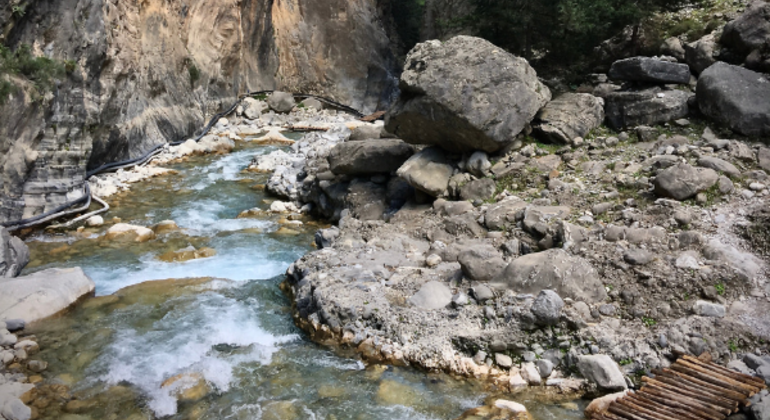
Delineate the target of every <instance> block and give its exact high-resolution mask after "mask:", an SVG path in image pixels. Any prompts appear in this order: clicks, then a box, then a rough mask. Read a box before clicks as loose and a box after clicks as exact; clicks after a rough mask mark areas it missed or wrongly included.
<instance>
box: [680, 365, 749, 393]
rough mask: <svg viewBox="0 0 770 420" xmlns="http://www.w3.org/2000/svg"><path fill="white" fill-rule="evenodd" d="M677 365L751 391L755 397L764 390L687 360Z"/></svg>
mask: <svg viewBox="0 0 770 420" xmlns="http://www.w3.org/2000/svg"><path fill="white" fill-rule="evenodd" d="M676 364H678V365H680V366H685V367H687V368H690V369H692V370H695V371H698V372H701V373H703V374H704V375H709V376H712V377H714V378H716V379H719V380H720V381H723V382H725V383H728V384H731V385H732V386H735V387H739V388H741V389H744V390H746V391H749V392H751V393H752V394H751V395H754V394H756V393H757V392H759V391H761V390H762V388H760V387H758V386H754V385H751V384H747V383H745V382H741V381H739V380H735V379H732V378H730V377H728V376H726V375H723V374H721V373H719V372H715V371H713V370H709V369H706V368H704V367H702V366H699V365H697V364H695V363H692V362H688V361H687V360H681V359H680V360H677V363H676Z"/></svg>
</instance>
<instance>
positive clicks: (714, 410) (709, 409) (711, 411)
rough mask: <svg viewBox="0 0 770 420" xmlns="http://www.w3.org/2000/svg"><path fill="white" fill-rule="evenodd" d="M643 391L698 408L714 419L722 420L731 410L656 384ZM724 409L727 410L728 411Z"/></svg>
mask: <svg viewBox="0 0 770 420" xmlns="http://www.w3.org/2000/svg"><path fill="white" fill-rule="evenodd" d="M642 391H644V392H647V393H649V394H651V395H655V396H657V397H660V398H668V399H671V400H673V401H677V402H679V403H681V404H683V405H684V406H688V407H690V408H691V409H692V410H697V412H698V414H700V415H703V416H706V417H707V418H709V419H712V420H722V419H724V418H725V417H726V416H727V415H728V414H730V411H728V410H723V409H718V408H719V407H713V406H710V405H709V404H704V403H702V402H700V401H698V400H694V399H692V398H688V397H684V396H682V395H675V394H672V393H671V392H669V391H667V390H664V389H661V388H657V387H656V386H654V385H645V386H644V387H643V388H642ZM724 411H727V412H726V413H725V412H724Z"/></svg>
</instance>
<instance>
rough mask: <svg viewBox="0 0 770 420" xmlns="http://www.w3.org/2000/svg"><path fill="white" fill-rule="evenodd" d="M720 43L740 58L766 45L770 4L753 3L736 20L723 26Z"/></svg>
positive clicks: (769, 21) (769, 28) (768, 37)
mask: <svg viewBox="0 0 770 420" xmlns="http://www.w3.org/2000/svg"><path fill="white" fill-rule="evenodd" d="M720 43H721V44H722V45H723V46H725V47H727V48H728V49H730V50H731V51H733V52H734V53H735V54H738V55H739V56H742V57H746V56H747V55H749V54H750V53H751V52H752V51H754V50H758V49H761V48H762V47H764V46H766V45H768V43H770V4H768V3H765V2H761V1H756V2H753V3H752V4H751V5H750V6H749V7H748V8H747V9H746V11H745V12H744V13H743V14H742V15H741V16H739V17H738V19H735V20H733V21H731V22H729V23H728V24H727V25H725V28H724V30H723V31H722V38H721V39H720Z"/></svg>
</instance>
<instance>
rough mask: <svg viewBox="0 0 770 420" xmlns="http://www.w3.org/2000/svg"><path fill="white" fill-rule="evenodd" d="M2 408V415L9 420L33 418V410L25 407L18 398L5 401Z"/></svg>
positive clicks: (0, 409) (0, 408)
mask: <svg viewBox="0 0 770 420" xmlns="http://www.w3.org/2000/svg"><path fill="white" fill-rule="evenodd" d="M4 402H5V404H3V405H2V407H0V414H2V415H3V417H5V418H6V419H8V420H29V419H31V418H32V409H31V408H29V407H27V406H26V405H24V403H23V402H21V400H20V399H18V398H10V399H8V400H7V401H4Z"/></svg>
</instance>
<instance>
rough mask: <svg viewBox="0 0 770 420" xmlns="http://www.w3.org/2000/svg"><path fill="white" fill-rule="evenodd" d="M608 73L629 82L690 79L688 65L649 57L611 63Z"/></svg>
mask: <svg viewBox="0 0 770 420" xmlns="http://www.w3.org/2000/svg"><path fill="white" fill-rule="evenodd" d="M608 75H609V76H610V78H611V79H614V80H625V81H631V82H651V83H661V84H666V83H673V84H686V83H688V82H689V81H690V67H689V66H688V65H687V64H679V63H672V62H669V61H662V60H656V59H654V58H649V57H632V58H626V59H624V60H619V61H616V62H614V63H612V67H611V68H610V72H609V73H608Z"/></svg>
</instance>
